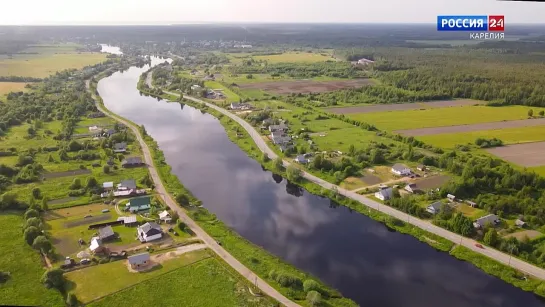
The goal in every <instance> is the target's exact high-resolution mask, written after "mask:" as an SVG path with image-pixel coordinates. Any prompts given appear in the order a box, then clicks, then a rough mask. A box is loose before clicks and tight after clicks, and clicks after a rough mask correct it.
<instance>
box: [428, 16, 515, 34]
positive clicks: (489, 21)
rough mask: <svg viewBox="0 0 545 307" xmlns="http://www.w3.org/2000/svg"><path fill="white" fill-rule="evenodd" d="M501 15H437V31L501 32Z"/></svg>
mask: <svg viewBox="0 0 545 307" xmlns="http://www.w3.org/2000/svg"><path fill="white" fill-rule="evenodd" d="M504 30H505V17H504V16H503V15H488V16H487V15H477V16H437V31H457V32H458V31H466V32H503V31H504Z"/></svg>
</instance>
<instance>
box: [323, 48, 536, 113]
mask: <svg viewBox="0 0 545 307" xmlns="http://www.w3.org/2000/svg"><path fill="white" fill-rule="evenodd" d="M543 45H544V44H543V43H539V42H534V43H532V42H527V43H523V44H520V43H519V42H502V43H490V45H487V44H482V45H476V46H464V47H457V48H442V49H435V48H430V49H422V48H362V49H358V50H354V49H350V50H339V51H336V55H337V56H341V57H343V58H345V59H355V58H358V57H360V56H361V57H368V58H372V59H375V60H376V61H377V62H376V63H375V64H373V67H372V69H373V71H374V74H373V77H375V78H377V79H378V80H380V81H381V83H382V85H381V86H380V87H377V88H376V89H368V88H364V89H358V90H344V91H339V92H335V93H329V94H323V95H322V96H320V99H323V100H324V101H325V102H326V103H328V104H333V102H334V101H342V102H346V103H398V102H412V101H415V100H434V99H452V98H467V99H477V100H485V101H489V102H490V103H491V104H493V105H504V104H505V105H528V106H545V86H543V84H545V75H544V74H543V71H544V69H545V54H543V53H542V50H543ZM485 46H487V47H488V48H486V49H485V48H484V47H485Z"/></svg>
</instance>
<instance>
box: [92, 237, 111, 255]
mask: <svg viewBox="0 0 545 307" xmlns="http://www.w3.org/2000/svg"><path fill="white" fill-rule="evenodd" d="M89 250H91V252H92V253H93V254H95V255H96V254H103V253H105V252H106V251H107V248H106V247H105V246H104V245H102V240H100V238H99V237H93V238H92V239H91V245H90V246H89Z"/></svg>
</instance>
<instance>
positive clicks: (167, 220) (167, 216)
mask: <svg viewBox="0 0 545 307" xmlns="http://www.w3.org/2000/svg"><path fill="white" fill-rule="evenodd" d="M159 219H160V220H161V221H163V222H165V223H170V221H172V217H170V214H169V213H168V211H167V210H165V211H163V212H161V213H159Z"/></svg>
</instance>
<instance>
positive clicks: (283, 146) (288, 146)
mask: <svg viewBox="0 0 545 307" xmlns="http://www.w3.org/2000/svg"><path fill="white" fill-rule="evenodd" d="M279 148H280V152H286V151H287V150H289V149H292V148H293V145H292V144H280V146H279Z"/></svg>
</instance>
